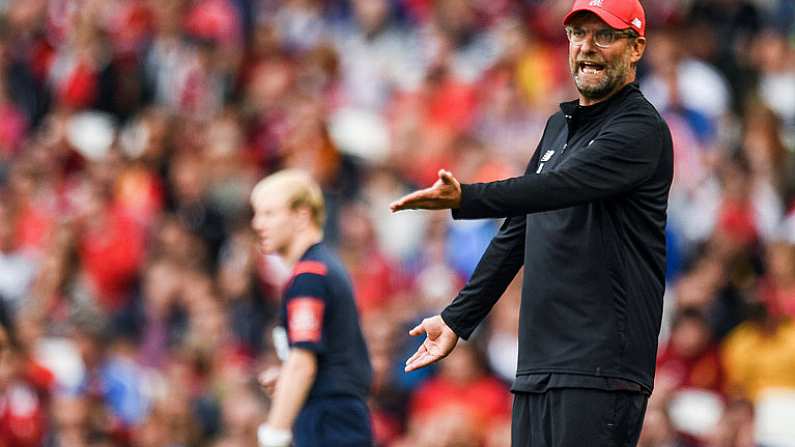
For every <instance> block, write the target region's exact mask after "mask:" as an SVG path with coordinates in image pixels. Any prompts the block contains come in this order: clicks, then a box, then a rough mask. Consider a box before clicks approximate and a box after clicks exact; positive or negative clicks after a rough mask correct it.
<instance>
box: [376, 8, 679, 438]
mask: <svg viewBox="0 0 795 447" xmlns="http://www.w3.org/2000/svg"><path fill="white" fill-rule="evenodd" d="M564 23H565V24H566V25H567V27H566V31H567V35H568V37H569V41H570V47H569V52H570V58H569V59H570V65H571V70H572V75H573V77H574V80H575V83H576V84H577V88H578V91H579V93H580V95H579V96H580V98H579V99H578V100H575V101H572V102H568V103H563V104H561V111H560V112H558V113H556V114H555V115H553V116H552V117H551V118H550V119H549V121H548V122H547V125H546V129H545V131H544V135H543V136H542V138H541V141H540V143H539V144H538V148H537V149H536V151H535V153H534V155H533V157H532V159H531V160H530V163H529V165H528V167H527V170H526V172H525V174H524V175H523V176H521V177H516V178H512V179H508V180H503V181H497V182H492V183H484V184H471V185H461V184H459V183H458V182H457V180H456V179H455V178H454V177H453V176H452V174H451V173H449V172H447V171H440V174H439V177H440V178H439V181H437V182H436V184H434V185H433V186H432V187H430V188H427V189H425V190H421V191H417V192H415V193H413V194H410V195H408V196H406V197H404V198H402V199H400V200H398V201H397V202H395V203H393V204H392V209H393V211H397V210H401V209H407V208H422V209H444V208H451V209H453V217H454V218H456V219H476V218H497V217H505V218H507V219H506V220H505V222H504V224H503V225H502V228H501V229H500V232H499V233H498V234H497V236H495V238H494V239H493V241H492V242H491V244H490V245H489V247H488V249H487V250H486V252H485V254H484V255H483V257H482V259H481V260H480V263H479V264H478V267H477V269H476V270H475V272H474V274H473V275H472V278H471V279H470V281H469V282H468V284H467V285H466V287H464V289H463V290H461V292H460V293H459V295H458V296H457V297H456V298H455V299H454V300H453V302H452V303H451V304H450V305H449V306H448V307H447V308H446V309H444V311H443V312H442V313H441V315H438V316H436V317H433V318H428V319H426V320H424V321H423V322H422V323H421V324H420V325H419V326H417V327H416V328H414V329H413V330H412V331H411V334H412V335H420V334H422V333H426V334H427V338H426V340H425V342H424V343H423V345H422V346H421V347H420V349H419V350H418V351H417V353H415V354H414V355H413V356H412V357H411V358H410V359H409V360H408V361H407V362H406V364H407V366H406V369H407V370H408V371H410V370H413V369H416V368H419V367H423V366H425V365H427V364H430V363H433V362H435V361H437V360H439V359H441V358H443V357H445V356H446V355H447V354H448V353H449V352H450V351H451V350H452V349H453V348H454V347H455V344H456V342H457V340H458V338H459V337H463V338H468V337H469V336H470V334H471V333H472V331H473V330H474V329H475V327H476V326H477V325H478V324H479V323H480V322H481V321H482V320H483V319H484V318H485V316H486V314H487V313H488V312H489V310H490V309H491V307H492V306H493V305H494V303H495V302H496V300H497V299H498V298H499V297H500V296H501V295H502V293H503V292H504V290H505V288H506V287H507V285H508V284H509V283H510V282H511V280H512V279H513V278H514V276H515V275H516V273H517V271H518V270H519V268H520V267H521V266H522V265H524V267H525V269H524V284H523V288H522V305H521V312H520V317H519V318H520V320H519V321H520V327H519V362H518V369H517V372H516V380H515V382H514V384H513V387H512V391H513V392H514V393H515V398H514V411H513V430H512V440H513V446H514V447H526V446H533V447H536V446H614V445H615V446H625V445H635V443H636V442H637V438H638V435H639V433H640V428H641V426H642V422H643V415H644V413H645V408H646V401H647V398H648V396H649V394H650V393H651V390H652V385H653V378H654V365H655V357H656V352H657V337H658V334H659V329H660V319H661V314H662V296H663V291H664V269H665V221H666V207H667V201H668V191H669V188H670V185H671V179H672V175H673V168H672V165H673V156H672V144H671V136H670V132H669V130H668V127H667V125H666V124H665V122H664V121H663V120H662V118H661V117H660V116H659V114H658V113H657V111H656V110H655V109H654V107H653V106H652V105H651V104H649V102H648V101H646V99H645V98H644V97H643V95H642V94H641V92H640V91H639V89H638V86H637V83H636V82H635V64H636V63H637V61H638V60H639V59H640V58H641V56H642V54H643V51H644V50H645V38H644V37H643V36H644V34H645V16H644V15H643V10H642V7H641V6H640V4H639V3H638V1H637V0H603V1H594V0H590V1H589V0H577V1H576V2H575V4H574V7H573V8H572V11H571V12H570V13H569V15H568V16H567V17H566V19H565V21H564Z"/></svg>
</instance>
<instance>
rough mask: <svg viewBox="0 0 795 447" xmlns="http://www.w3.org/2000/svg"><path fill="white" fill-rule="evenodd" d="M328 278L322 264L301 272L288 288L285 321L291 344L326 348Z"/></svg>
mask: <svg viewBox="0 0 795 447" xmlns="http://www.w3.org/2000/svg"><path fill="white" fill-rule="evenodd" d="M321 265H322V264H321ZM326 280H327V279H326V276H325V272H324V270H323V269H322V268H318V269H313V270H312V271H304V272H299V273H297V274H296V275H295V277H294V278H293V279H292V281H291V283H290V285H289V286H288V288H287V290H285V294H284V304H285V307H284V310H285V315H284V317H285V318H284V322H285V328H286V330H287V340H288V341H289V344H290V347H291V348H302V349H307V350H310V351H313V352H316V353H322V352H324V351H325V348H326V342H325V339H326V334H325V332H326V328H325V316H326V312H327V310H328V307H329V306H328V305H329V296H328V287H326Z"/></svg>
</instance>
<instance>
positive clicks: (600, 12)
mask: <svg viewBox="0 0 795 447" xmlns="http://www.w3.org/2000/svg"><path fill="white" fill-rule="evenodd" d="M583 11H588V12H592V13H594V14H596V15H597V16H599V18H600V19H602V20H604V22H605V23H607V24H608V25H610V27H611V28H615V29H627V28H632V29H635V28H633V27H632V25H630V24H628V23H626V22H624V21H623V20H621V19H619V18H618V17H616V16H614V15H613V14H611V13H610V12H608V11H605V10H604V9H602V8H597V7H596V6H582V7H579V8H576V9H572V10H571V11H569V13H568V14H566V17H564V18H563V24H564V25H568V24H569V20H571V18H572V17H573V16H574V15H575V14H577V13H578V12H583ZM636 31H637V30H636Z"/></svg>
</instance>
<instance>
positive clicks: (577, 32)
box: [571, 28, 586, 39]
mask: <svg viewBox="0 0 795 447" xmlns="http://www.w3.org/2000/svg"><path fill="white" fill-rule="evenodd" d="M585 34H586V33H585V30H584V29H582V28H572V29H571V35H572V37H574V38H575V39H584V38H585Z"/></svg>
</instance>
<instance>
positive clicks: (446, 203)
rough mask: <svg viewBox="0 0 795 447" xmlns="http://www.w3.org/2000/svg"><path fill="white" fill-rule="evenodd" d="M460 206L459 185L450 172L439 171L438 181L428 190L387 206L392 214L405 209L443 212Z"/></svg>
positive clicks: (409, 195) (406, 196)
mask: <svg viewBox="0 0 795 447" xmlns="http://www.w3.org/2000/svg"><path fill="white" fill-rule="evenodd" d="M459 206H461V184H460V183H458V180H456V178H455V177H453V174H452V173H451V172H450V171H446V170H444V169H440V170H439V180H436V183H434V184H433V186H431V187H430V188H425V189H420V190H419V191H414V192H413V193H411V194H408V195H405V196H403V197H401V198H399V199H398V200H396V201H394V202H392V203H391V204H390V205H389V209H390V210H392V212H393V213H394V212H397V211H401V210H407V209H424V210H445V209H452V208H458V207H459Z"/></svg>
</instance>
